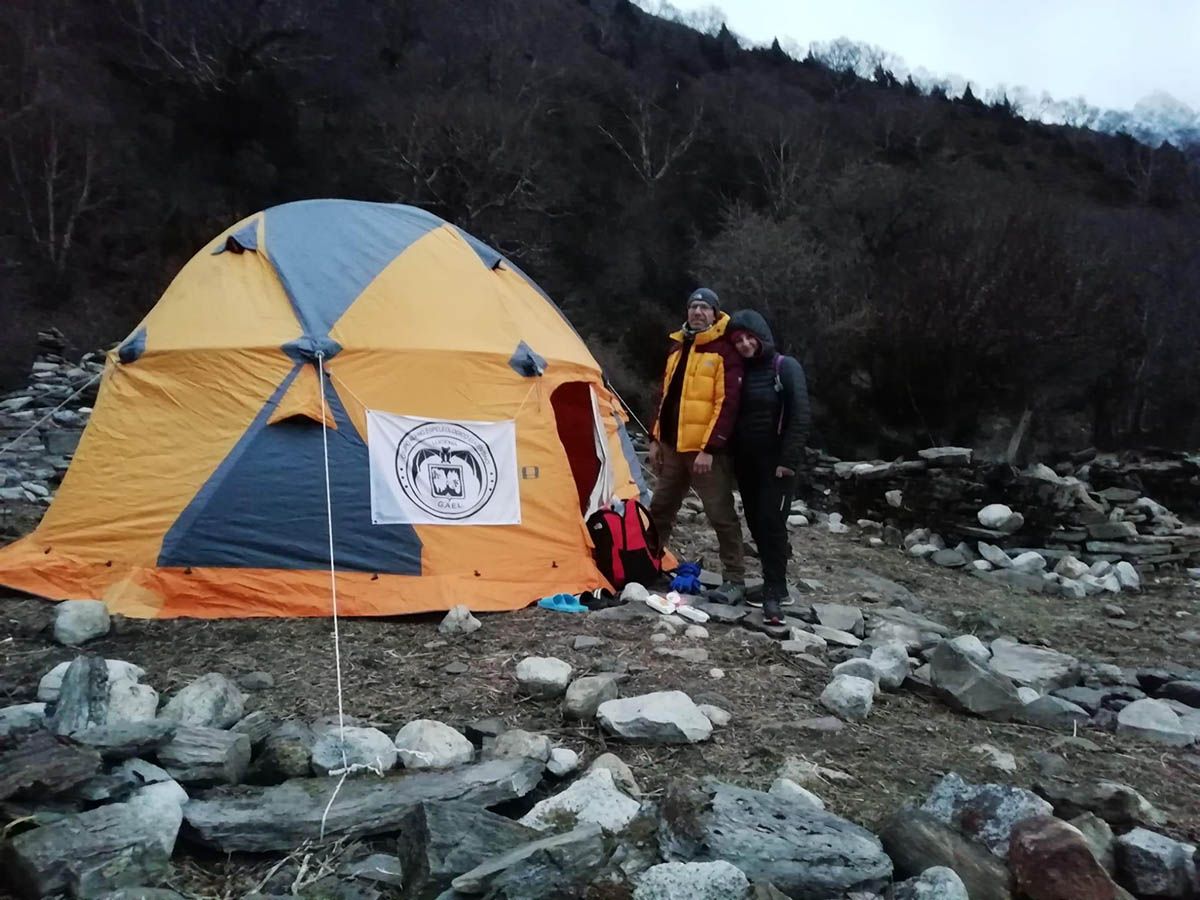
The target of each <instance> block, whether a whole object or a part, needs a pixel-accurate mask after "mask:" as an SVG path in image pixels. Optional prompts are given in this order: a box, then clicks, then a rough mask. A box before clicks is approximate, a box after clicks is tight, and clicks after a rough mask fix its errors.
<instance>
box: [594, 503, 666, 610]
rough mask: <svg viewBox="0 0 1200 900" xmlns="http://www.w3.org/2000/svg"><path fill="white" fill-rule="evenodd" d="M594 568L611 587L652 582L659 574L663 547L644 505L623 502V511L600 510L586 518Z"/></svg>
mask: <svg viewBox="0 0 1200 900" xmlns="http://www.w3.org/2000/svg"><path fill="white" fill-rule="evenodd" d="M587 528H588V533H589V534H590V535H591V536H592V545H593V547H594V549H593V550H592V553H593V555H594V556H595V559H596V567H597V568H598V569H599V570H600V574H602V575H603V576H604V577H605V578H606V579H608V582H609V584H611V585H612V586H613V588H614V589H615V590H618V591H619V590H621V589H622V588H623V587H625V585H627V584H629V583H630V582H637V583H638V584H642V585H649V584H653V583H654V582H655V581H657V580H658V577H659V575H661V574H662V561H663V549H662V545H661V544H660V543H659V540H658V531H657V530H656V529H655V527H654V522H653V521H652V520H651V518H650V513H649V512H647V510H646V507H644V506H642V504H640V503H638V501H636V500H627V501H626V502H625V511H624V513H619V512H617V511H616V510H615V509H601V510H597V511H596V512H594V513H592V515H591V516H590V517H589V518H588V520H587Z"/></svg>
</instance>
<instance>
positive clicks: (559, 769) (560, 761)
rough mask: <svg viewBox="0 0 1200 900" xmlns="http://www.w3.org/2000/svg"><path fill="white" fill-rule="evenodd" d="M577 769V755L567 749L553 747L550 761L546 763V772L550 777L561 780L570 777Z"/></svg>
mask: <svg viewBox="0 0 1200 900" xmlns="http://www.w3.org/2000/svg"><path fill="white" fill-rule="evenodd" d="M578 768H579V754H578V753H576V752H575V751H574V750H572V749H570V748H569V747H555V748H554V749H553V750H551V751H550V760H549V762H547V763H546V771H547V772H549V773H550V774H551V775H554V776H556V777H558V778H562V777H563V776H565V775H570V774H571V773H572V772H574V771H575V770H576V769H578Z"/></svg>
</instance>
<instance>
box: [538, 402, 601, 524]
mask: <svg viewBox="0 0 1200 900" xmlns="http://www.w3.org/2000/svg"><path fill="white" fill-rule="evenodd" d="M550 405H551V407H552V408H553V409H554V421H555V425H556V426H557V428H558V439H559V441H561V442H562V445H563V449H564V450H566V453H567V461H568V462H569V463H570V465H571V477H572V478H573V479H574V480H575V490H576V494H577V495H578V498H579V512H580V514H581V515H583V516H584V517H585V518H586V517H587V516H590V515H591V514H592V513H593V512H595V511H596V510H597V509H601V508H602V507H604V506H607V505H608V502H609V500H610V499H611V498H612V492H613V475H612V466H611V464H610V462H609V459H608V438H607V434H606V433H605V431H604V421H603V419H602V418H601V417H600V406H599V404H598V403H597V401H596V392H595V389H594V388H593V387H592V386H591V385H590V384H588V383H587V382H586V381H568V382H566V383H565V384H561V385H559V386H558V387H557V388H555V389H554V393H552V394H551V395H550Z"/></svg>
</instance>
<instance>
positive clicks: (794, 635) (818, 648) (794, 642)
mask: <svg viewBox="0 0 1200 900" xmlns="http://www.w3.org/2000/svg"><path fill="white" fill-rule="evenodd" d="M828 647H829V645H828V644H827V643H826V642H825V638H822V637H817V636H816V635H815V634H811V633H809V632H807V631H804V630H803V629H801V628H793V629H791V631H790V632H789V637H788V640H786V641H783V642H782V643H781V644H780V645H779V648H780V649H781V650H783V652H785V653H814V652H815V653H824V652H825V650H826V649H827V648H828Z"/></svg>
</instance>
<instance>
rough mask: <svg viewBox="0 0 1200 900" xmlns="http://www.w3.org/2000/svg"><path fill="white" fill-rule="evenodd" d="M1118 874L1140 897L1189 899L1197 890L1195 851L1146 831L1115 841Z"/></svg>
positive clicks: (1198, 888) (1186, 845) (1198, 886)
mask: <svg viewBox="0 0 1200 900" xmlns="http://www.w3.org/2000/svg"><path fill="white" fill-rule="evenodd" d="M1117 872H1118V873H1119V875H1120V877H1121V880H1122V881H1123V882H1124V883H1125V884H1127V885H1129V887H1130V889H1131V890H1132V891H1133V892H1134V893H1135V894H1137V895H1138V896H1139V897H1162V898H1172V900H1176V898H1178V900H1191V898H1192V897H1194V896H1196V892H1197V891H1200V883H1197V874H1196V848H1195V847H1194V846H1192V845H1191V844H1184V843H1182V842H1181V841H1176V840H1172V839H1171V838H1169V837H1167V836H1166V835H1162V834H1158V833H1157V832H1154V831H1148V830H1147V829H1145V828H1135V829H1133V831H1130V832H1128V833H1127V834H1123V835H1121V836H1120V837H1119V838H1117Z"/></svg>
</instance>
